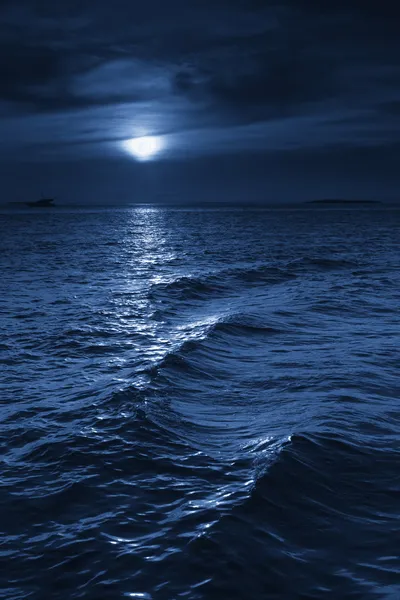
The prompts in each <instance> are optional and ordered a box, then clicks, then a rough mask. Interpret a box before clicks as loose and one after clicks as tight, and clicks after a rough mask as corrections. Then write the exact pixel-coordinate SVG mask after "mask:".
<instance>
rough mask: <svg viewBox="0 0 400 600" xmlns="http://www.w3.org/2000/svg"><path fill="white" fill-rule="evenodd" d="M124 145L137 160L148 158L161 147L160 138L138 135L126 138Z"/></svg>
mask: <svg viewBox="0 0 400 600" xmlns="http://www.w3.org/2000/svg"><path fill="white" fill-rule="evenodd" d="M124 146H125V148H126V150H128V152H130V154H133V156H135V157H136V158H137V159H138V160H150V159H151V158H152V157H153V156H155V155H156V154H158V152H160V150H162V148H163V143H162V139H161V138H159V137H155V136H151V137H150V136H148V137H139V138H133V139H131V140H127V141H126V142H124Z"/></svg>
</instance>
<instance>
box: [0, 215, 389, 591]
mask: <svg viewBox="0 0 400 600" xmlns="http://www.w3.org/2000/svg"><path fill="white" fill-rule="evenodd" d="M0 266H1V279H0V327H1V340H0V344H1V346H0V364H1V408H0V415H1V425H0V434H1V443H2V471H1V495H0V503H1V517H0V521H1V522H0V525H1V532H2V535H1V545H0V559H1V565H2V569H1V587H2V588H3V589H2V597H3V598H5V599H6V600H17V599H18V600H19V599H21V600H22V599H26V598H30V599H35V600H36V599H37V600H44V599H50V598H51V599H52V600H56V599H60V600H61V599H63V600H64V599H65V600H67V599H68V600H70V599H78V598H84V599H88V600H89V599H90V600H92V599H93V600H98V599H101V600H108V599H110V600H115V599H118V598H124V597H126V598H129V597H130V598H142V599H144V600H149V599H153V600H158V599H160V600H164V599H165V600H175V599H180V598H184V599H188V600H209V599H210V600H214V599H215V600H225V599H226V600H252V599H257V600H259V599H264V598H265V599H270V598H271V599H275V598H276V599H281V598H283V599H286V598H288V599H314V598H329V599H330V598H332V599H339V598H340V599H358V598H360V599H361V598H362V599H377V598H378V599H381V598H382V599H383V598H385V599H386V598H391V599H392V598H393V599H394V598H399V597H400V582H399V575H398V569H399V567H400V564H399V548H400V542H399V539H400V538H399V535H398V529H399V522H398V513H399V494H398V492H399V473H400V469H399V467H400V460H399V459H400V447H399V413H400V411H399V395H400V384H399V372H400V369H399V367H400V343H399V342H400V325H399V306H400V270H399V267H400V211H395V210H376V211H362V210H361V211H358V210H346V211H344V210H341V209H339V210H250V209H249V210H240V209H236V210H233V209H219V210H196V209H195V210H186V209H179V210H178V209H172V208H146V207H137V208H127V209H120V210H86V211H84V210H80V211H79V210H62V209H56V208H55V209H49V210H47V209H43V210H39V209H36V210H30V211H20V212H14V213H12V212H11V211H8V212H7V211H4V212H3V213H2V214H0Z"/></svg>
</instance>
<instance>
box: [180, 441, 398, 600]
mask: <svg viewBox="0 0 400 600" xmlns="http://www.w3.org/2000/svg"><path fill="white" fill-rule="evenodd" d="M398 459H399V456H395V455H393V454H392V453H388V452H379V451H377V450H376V449H366V448H363V447H362V446H360V445H359V444H357V442H355V441H349V440H347V439H345V438H343V437H340V436H339V435H332V434H302V433H298V434H295V435H293V436H292V437H291V439H290V442H289V443H286V444H284V445H283V446H282V448H281V451H280V452H279V453H277V454H276V455H275V459H274V460H273V461H270V463H269V466H268V468H267V469H266V472H265V473H264V474H263V475H262V476H260V477H259V478H258V479H257V481H256V483H255V485H254V486H253V488H252V490H251V493H250V495H249V497H248V498H247V499H245V500H244V502H242V503H241V504H239V505H237V506H235V507H234V508H233V510H232V511H231V512H230V513H229V514H227V515H225V516H223V517H222V518H221V519H220V520H219V522H218V523H217V525H216V526H215V527H214V528H213V530H212V531H211V533H210V536H209V538H208V539H201V540H196V541H195V542H194V543H193V544H192V545H191V547H190V550H191V559H192V560H196V561H197V560H206V559H207V561H208V564H212V565H213V569H212V571H213V574H215V575H217V577H216V579H214V580H213V581H212V582H211V580H210V583H209V584H207V585H206V586H205V588H204V592H205V594H206V596H207V597H208V595H210V596H212V595H213V594H215V595H216V597H217V594H218V591H220V592H221V591H222V589H223V590H224V593H225V594H226V595H227V596H229V598H233V599H237V600H239V598H244V597H254V598H256V597H263V596H264V593H265V590H268V594H269V595H268V597H270V598H280V597H282V596H285V597H288V598H292V597H293V598H300V597H307V598H322V597H331V596H332V597H335V598H336V597H340V598H370V599H371V600H372V599H373V598H376V597H377V594H379V597H382V598H383V597H388V598H389V597H392V596H391V595H390V594H391V593H392V594H393V592H394V590H396V589H398V576H397V566H398V564H397V563H398V561H397V559H396V556H397V550H396V547H397V540H396V537H397V525H396V523H397V513H398V506H397V501H396V492H395V486H394V481H395V479H396V477H397V475H396V471H397V467H396V465H397V462H398ZM379 474H380V475H379ZM383 523H384V524H385V528H384V530H385V535H384V536H383V535H382V525H383ZM243 572H245V573H246V581H244V579H243V578H242V577H241V575H240V574H241V573H243ZM288 573H290V577H288V576H287V574H288ZM310 581H312V582H313V589H312V590H311V589H310ZM207 594H208V595H207ZM386 594H387V595H386ZM393 597H395V595H394V596H393Z"/></svg>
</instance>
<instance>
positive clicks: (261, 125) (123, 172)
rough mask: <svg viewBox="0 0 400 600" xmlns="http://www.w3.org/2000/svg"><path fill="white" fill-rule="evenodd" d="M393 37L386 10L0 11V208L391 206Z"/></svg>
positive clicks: (43, 1)
mask: <svg viewBox="0 0 400 600" xmlns="http://www.w3.org/2000/svg"><path fill="white" fill-rule="evenodd" d="M399 23H400V8H398V6H397V3H396V2H393V0H392V1H390V2H389V1H387V0H382V1H381V2H377V1H376V0H338V1H336V2H331V1H322V0H292V1H287V2H285V1H284V0H281V1H280V2H279V1H277V2H272V1H271V2H268V1H262V0H259V1H257V0H253V1H252V0H201V1H200V0H190V1H188V0H168V1H166V0H145V1H143V2H137V1H135V0H132V1H130V2H128V1H127V0H113V1H112V2H111V1H110V2H108V1H107V2H106V1H105V0H83V1H82V0H81V1H78V0H64V1H60V2H54V0H1V1H0V27H1V38H0V39H1V42H0V43H1V55H0V89H1V116H0V119H1V121H0V133H1V135H0V156H1V159H0V160H1V166H0V175H1V182H2V195H1V200H2V201H14V200H15V201H16V200H35V199H37V198H38V197H40V194H41V192H43V193H44V194H45V195H48V194H49V195H53V194H54V195H56V196H57V197H58V198H59V199H60V202H65V203H82V204H83V203H97V202H99V203H103V202H104V203H110V204H118V203H121V202H147V201H160V202H161V201H168V202H169V201H178V202H197V201H231V202H249V201H255V202H260V201H265V202H268V203H269V202H271V203H275V202H297V201H304V200H309V199H314V198H321V197H322V198H324V197H345V198H372V199H380V200H389V201H396V200H397V199H398V190H399V183H400V175H399V173H400V169H399V159H400V153H399V152H398V150H399V146H400V144H399V133H400V127H399V125H400V83H399V81H400V60H399V57H400V35H399ZM143 136H157V139H158V142H159V143H160V152H159V153H157V154H155V155H154V156H153V157H152V159H151V160H147V161H144V160H137V158H136V157H135V156H134V155H132V154H131V153H130V152H129V151H128V145H127V141H128V140H130V139H132V138H137V137H143Z"/></svg>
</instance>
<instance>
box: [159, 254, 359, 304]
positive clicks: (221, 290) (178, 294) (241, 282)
mask: <svg viewBox="0 0 400 600" xmlns="http://www.w3.org/2000/svg"><path fill="white" fill-rule="evenodd" d="M357 267H359V263H358V262H357V261H351V260H347V259H339V258H323V257H308V256H304V257H300V258H298V259H295V260H291V261H289V262H287V263H284V264H282V265H274V264H271V263H257V262H253V263H249V264H246V265H240V266H237V267H235V268H227V269H221V270H219V271H211V272H207V273H204V274H199V275H196V276H191V277H189V276H186V275H185V276H180V277H178V278H176V279H174V280H172V281H166V282H156V283H153V284H152V286H151V289H150V292H149V296H150V298H152V299H155V300H157V299H158V298H159V297H164V296H168V297H174V298H178V299H179V300H182V301H185V300H192V299H204V298H207V297H213V296H216V295H224V294H227V293H229V292H232V291H233V290H234V291H238V290H239V289H240V288H241V287H243V286H244V287H248V286H266V285H267V286H273V285H279V284H284V283H287V282H290V281H292V280H295V279H296V278H297V277H299V275H304V274H307V273H312V272H315V271H322V272H323V271H334V270H340V269H355V268H357Z"/></svg>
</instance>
